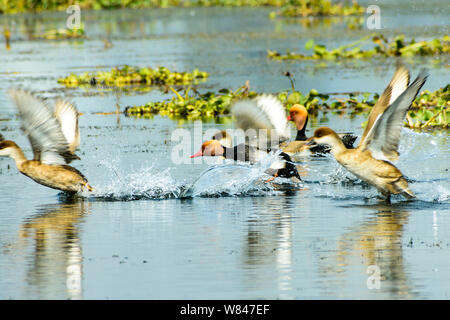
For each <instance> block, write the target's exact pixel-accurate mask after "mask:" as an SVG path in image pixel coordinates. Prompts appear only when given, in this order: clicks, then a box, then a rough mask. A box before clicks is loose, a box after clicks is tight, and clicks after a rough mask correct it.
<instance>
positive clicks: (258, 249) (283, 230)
mask: <svg viewBox="0 0 450 320" xmlns="http://www.w3.org/2000/svg"><path fill="white" fill-rule="evenodd" d="M295 193H296V191H295V190H292V191H287V192H286V194H285V195H284V196H286V198H284V199H285V201H279V199H271V201H273V202H274V205H273V206H272V205H270V206H269V208H264V210H267V212H268V213H269V214H268V215H267V213H266V215H265V216H262V215H260V213H259V212H256V214H254V215H252V216H251V217H249V219H248V221H247V222H248V231H247V238H246V246H245V251H244V253H245V259H244V263H245V264H246V265H247V266H248V267H250V271H251V272H250V276H249V278H248V279H247V280H248V281H249V285H250V286H251V288H252V289H261V288H258V286H262V285H266V284H267V283H268V280H269V282H270V280H274V281H275V283H276V289H277V291H278V292H279V295H278V298H281V299H292V298H293V297H292V296H291V294H290V292H292V290H293V284H292V282H293V276H292V241H293V239H292V216H291V212H292V210H288V207H292V206H294V205H295V204H293V203H291V200H292V199H294V197H292V198H291V197H289V196H292V195H293V194H295ZM257 201H258V200H257V198H255V199H254V202H255V204H254V207H255V208H257V207H258V203H257ZM269 202H270V201H269ZM259 265H261V266H274V268H275V270H273V272H271V275H276V278H274V279H272V278H270V279H268V278H267V276H268V275H267V274H265V273H261V272H260V271H261V270H260V269H259V268H258V266H259ZM272 289H273V288H272Z"/></svg>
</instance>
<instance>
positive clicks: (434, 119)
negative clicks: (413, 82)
mask: <svg viewBox="0 0 450 320" xmlns="http://www.w3.org/2000/svg"><path fill="white" fill-rule="evenodd" d="M406 120H407V126H409V127H410V128H416V129H425V128H443V129H448V128H449V125H448V120H450V84H447V86H445V87H444V88H441V89H439V90H436V91H435V92H430V91H428V90H425V91H423V92H421V94H420V95H419V96H418V97H417V98H416V99H415V100H414V103H413V105H412V106H411V109H410V111H409V112H408V114H407V116H406Z"/></svg>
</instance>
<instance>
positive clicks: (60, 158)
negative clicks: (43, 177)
mask: <svg viewBox="0 0 450 320" xmlns="http://www.w3.org/2000/svg"><path fill="white" fill-rule="evenodd" d="M8 93H9V95H10V97H11V99H12V100H13V102H14V104H15V105H16V107H17V109H18V111H19V115H20V118H21V120H22V130H23V131H24V132H25V134H26V135H27V136H28V139H29V140H30V143H31V147H32V148H33V153H34V160H37V161H41V162H42V163H45V164H59V165H61V164H65V163H70V162H71V161H72V160H74V159H79V158H78V157H77V156H76V155H74V154H73V153H72V152H70V148H69V144H68V142H67V140H66V138H65V136H64V134H63V133H62V131H61V126H60V123H59V122H58V120H57V119H56V118H55V116H54V114H53V112H52V111H50V109H49V107H48V106H47V103H46V102H45V101H44V100H43V99H40V98H38V97H36V96H34V95H33V94H31V93H30V92H28V91H25V90H22V89H11V90H9V92H8Z"/></svg>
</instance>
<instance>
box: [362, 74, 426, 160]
mask: <svg viewBox="0 0 450 320" xmlns="http://www.w3.org/2000/svg"><path fill="white" fill-rule="evenodd" d="M427 78H428V73H427V71H426V70H422V71H421V72H420V74H419V75H418V76H417V78H416V79H415V80H414V81H413V83H412V84H411V85H410V86H409V87H408V88H407V89H406V90H405V91H403V93H402V94H401V95H400V96H399V97H398V98H397V99H396V100H395V101H394V102H393V103H392V104H391V105H390V106H389V108H387V109H386V111H385V112H384V113H382V114H380V115H378V117H377V118H376V119H375V122H374V124H373V126H372V128H371V129H370V130H369V132H368V133H367V136H366V139H365V140H364V141H363V144H362V145H361V146H360V148H361V150H362V151H364V150H370V152H371V153H372V156H373V157H374V158H376V159H380V160H389V161H395V160H397V159H398V156H399V153H398V151H397V150H398V144H399V142H400V136H401V131H402V127H403V120H404V118H405V116H406V112H407V111H408V109H409V107H410V106H411V104H412V102H413V101H414V99H415V98H416V96H417V94H418V93H419V90H420V88H422V86H423V85H424V83H425V81H426V80H427Z"/></svg>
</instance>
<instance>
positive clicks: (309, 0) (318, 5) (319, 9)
mask: <svg viewBox="0 0 450 320" xmlns="http://www.w3.org/2000/svg"><path fill="white" fill-rule="evenodd" d="M363 13H364V7H362V6H360V5H359V4H358V2H357V1H356V0H353V1H352V3H351V4H348V2H343V1H342V2H337V3H332V2H331V0H291V1H287V3H286V4H285V5H284V6H283V7H282V8H281V9H280V10H279V11H278V12H276V13H272V14H271V16H272V17H273V16H274V15H279V16H283V17H322V16H350V15H360V14H363Z"/></svg>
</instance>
